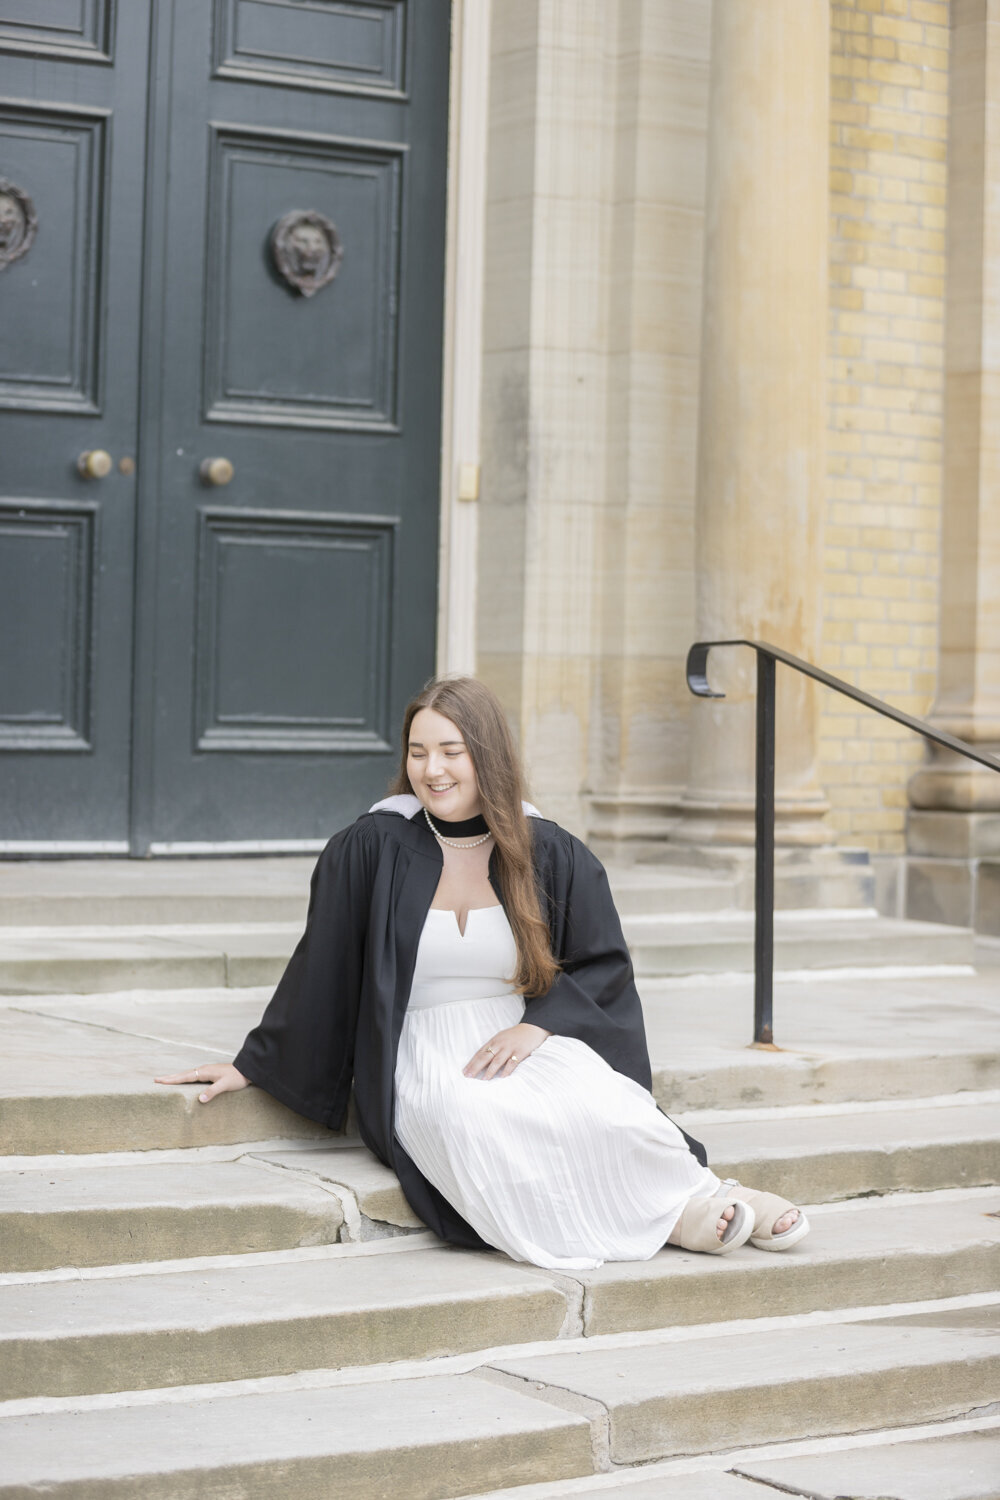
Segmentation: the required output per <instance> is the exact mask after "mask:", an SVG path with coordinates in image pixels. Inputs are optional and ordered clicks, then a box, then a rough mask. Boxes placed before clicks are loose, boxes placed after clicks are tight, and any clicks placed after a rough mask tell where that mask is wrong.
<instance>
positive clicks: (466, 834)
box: [427, 812, 490, 839]
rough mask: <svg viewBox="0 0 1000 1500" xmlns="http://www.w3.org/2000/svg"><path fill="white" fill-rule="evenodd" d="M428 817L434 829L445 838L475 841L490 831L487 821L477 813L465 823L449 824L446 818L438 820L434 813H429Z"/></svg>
mask: <svg viewBox="0 0 1000 1500" xmlns="http://www.w3.org/2000/svg"><path fill="white" fill-rule="evenodd" d="M427 816H428V817H429V818H430V820H431V824H432V825H433V827H434V828H435V829H436V830H437V832H438V833H440V834H441V835H442V837H443V838H448V839H474V838H476V837H477V836H480V837H481V836H482V835H483V834H484V833H489V831H490V830H489V829H488V828H487V826H486V819H485V818H484V817H483V816H482V814H481V813H477V814H476V816H475V817H474V818H466V819H465V821H464V823H447V822H445V820H444V818H436V817H435V816H434V814H433V813H432V812H428V813H427Z"/></svg>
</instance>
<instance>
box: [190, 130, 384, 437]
mask: <svg viewBox="0 0 1000 1500" xmlns="http://www.w3.org/2000/svg"><path fill="white" fill-rule="evenodd" d="M404 157H405V152H404V151H403V150H401V149H395V150H391V151H386V150H384V149H383V150H379V149H377V148H374V147H364V146H362V147H358V146H355V145H354V144H353V143H352V142H351V141H349V140H344V139H338V138H336V137H330V136H326V137H314V138H311V139H309V140H303V139H301V138H300V139H298V140H296V138H295V137H294V136H292V135H291V134H288V135H285V134H284V133H282V134H277V133H275V134H271V135H265V134H264V133H262V132H261V133H254V134H251V133H249V132H246V131H243V132H237V131H232V130H228V131H227V130H223V129H220V128H217V127H214V126H213V127H212V134H211V142H210V166H209V203H210V205H211V218H210V222H209V229H208V235H209V249H208V265H207V278H206V297H205V330H206V348H205V378H206V392H205V397H206V400H205V406H206V409H205V417H206V419H207V420H208V421H210V422H213V421H214V422H232V421H246V422H250V423H260V422H271V423H275V424H277V425H279V426H289V425H294V426H309V427H340V428H354V427H358V426H364V427H372V426H381V427H383V428H385V429H387V430H394V425H395V415H396V404H397V403H396V387H397V359H396V311H397V308H398V306H399V226H400V208H401V204H400V196H401V188H402V182H403V160H404ZM296 204H309V205H310V207H312V208H314V209H315V210H317V211H318V212H320V213H322V214H323V215H324V216H325V217H327V218H328V219H329V220H330V221H331V222H332V223H333V224H334V226H335V228H336V230H337V232H338V234H339V236H340V239H341V242H342V244H345V245H347V246H349V247H350V253H349V254H345V256H344V259H343V263H342V264H341V266H340V268H339V270H338V272H337V276H336V281H335V283H332V284H330V285H329V286H327V287H323V288H321V289H320V290H319V291H318V292H317V293H316V294H315V295H314V296H310V297H308V298H307V297H304V296H300V295H297V294H296V293H294V292H293V291H292V290H291V289H290V287H289V285H288V283H287V282H285V281H283V280H282V279H281V277H280V275H279V274H278V273H277V271H276V270H275V269H274V268H273V267H268V266H267V265H266V262H265V266H264V268H263V269H264V272H265V273H266V274H262V267H261V242H260V241H261V234H260V231H261V226H262V225H264V226H267V225H273V224H276V223H277V222H278V221H279V220H280V219H281V217H282V215H283V214H284V213H285V212H286V211H287V209H288V206H289V205H292V206H294V205H296Z"/></svg>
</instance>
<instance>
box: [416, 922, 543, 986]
mask: <svg viewBox="0 0 1000 1500" xmlns="http://www.w3.org/2000/svg"><path fill="white" fill-rule="evenodd" d="M516 968H517V947H516V945H515V943H514V934H513V933H512V932H511V930H510V923H509V922H508V921H507V913H506V912H505V911H504V909H503V907H502V906H479V907H473V909H472V910H471V911H470V912H469V914H468V917H467V918H466V923H465V934H464V936H463V934H462V933H461V932H460V931H459V927H458V918H457V917H456V915H455V913H454V912H453V911H439V910H438V909H437V908H436V907H432V908H431V910H430V911H429V912H428V913H427V920H426V922H425V923H424V930H423V932H422V933H421V934H420V945H419V947H418V948H417V963H416V967H415V969H414V971H413V983H412V985H411V986H410V1002H409V1009H410V1010H426V1009H428V1008H429V1007H430V1006H433V1005H449V1004H453V1003H455V1002H457V1001H459V1000H488V999H492V998H494V997H497V996H500V995H512V994H514V993H515V991H514V986H513V984H512V983H511V980H512V979H513V976H514V971H515V969H516Z"/></svg>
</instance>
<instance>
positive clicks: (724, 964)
mask: <svg viewBox="0 0 1000 1500" xmlns="http://www.w3.org/2000/svg"><path fill="white" fill-rule="evenodd" d="M622 926H623V928H624V932H625V937H626V939H627V941H628V944H629V948H630V949H631V952H632V958H633V962H634V964H635V971H636V974H637V975H639V976H653V975H660V974H678V975H681V974H722V973H727V972H735V973H739V972H751V971H752V970H753V933H754V916H753V913H752V912H722V913H717V914H714V915H707V916H700V917H699V916H694V917H689V916H685V917H681V918H678V919H677V920H668V919H667V918H664V917H662V916H646V917H642V916H632V917H626V918H625V919H624V921H623V923H622ZM974 958H975V935H974V933H973V932H972V931H971V930H970V929H966V928H963V927H945V926H943V925H939V924H937V923H933V922H903V921H897V920H895V919H893V918H890V917H880V916H878V915H877V913H875V912H874V911H870V912H861V913H858V912H851V911H846V912H813V911H805V912H777V913H776V914H775V921H774V962H775V967H776V968H777V969H785V970H796V971H803V970H812V969H820V970H824V969H844V968H856V969H879V968H887V967H897V966H901V965H906V966H907V968H919V967H921V966H930V965H934V966H956V967H957V966H970V965H971V964H972V963H973V961H974Z"/></svg>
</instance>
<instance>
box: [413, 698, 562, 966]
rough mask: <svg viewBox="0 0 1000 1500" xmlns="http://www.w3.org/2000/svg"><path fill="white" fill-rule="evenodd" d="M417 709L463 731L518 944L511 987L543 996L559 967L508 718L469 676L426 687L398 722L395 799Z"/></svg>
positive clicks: (521, 776) (498, 873) (502, 889)
mask: <svg viewBox="0 0 1000 1500" xmlns="http://www.w3.org/2000/svg"><path fill="white" fill-rule="evenodd" d="M422 708H433V709H435V710H436V711H437V712H438V713H439V714H443V715H444V717H445V718H446V719H450V720H451V722H452V723H453V724H455V725H457V727H458V728H459V729H460V730H461V732H462V738H463V739H464V741H465V746H466V749H467V750H468V752H469V755H470V756H471V758H472V765H473V768H474V770H475V773H476V781H477V782H478V783H479V801H480V803H481V804H482V809H483V817H484V818H485V819H486V822H487V824H488V825H489V830H490V832H491V833H492V835H493V839H494V843H495V844H496V856H495V857H496V870H497V876H498V878H499V882H500V889H501V892H502V893H503V898H504V906H505V907H506V910H507V917H508V920H509V922H510V925H511V930H512V932H513V934H514V941H515V943H516V944H517V972H516V974H515V975H514V987H515V989H517V990H519V991H520V993H521V994H523V995H528V996H531V995H541V994H544V993H545V991H546V990H547V989H548V988H549V987H550V986H551V984H552V982H553V980H554V979H555V977H556V974H557V973H558V972H559V965H558V964H557V963H556V961H555V959H554V958H553V956H552V947H551V944H550V941H549V929H548V924H547V923H546V922H545V920H544V918H543V916H542V908H541V901H540V898H539V893H538V883H537V879H536V876H535V868H534V865H533V863H532V859H531V829H530V828H529V827H528V819H527V817H526V816H525V814H524V810H523V808H522V806H521V802H522V799H523V796H524V776H523V773H522V771H521V762H520V760H519V758H518V754H517V750H516V748H515V746H514V737H513V735H512V734H511V732H510V726H509V724H508V723H507V718H506V715H505V714H504V711H503V709H502V708H501V706H500V701H499V699H498V698H497V697H496V695H495V694H494V693H493V692H491V690H490V689H489V688H488V687H487V686H486V684H485V683H482V682H477V680H476V679H475V678H474V677H442V678H438V679H437V680H436V681H434V682H429V683H428V684H427V686H426V687H425V688H424V690H423V692H422V693H418V694H417V696H416V697H415V698H414V699H413V701H412V702H411V703H409V704H408V705H407V709H406V713H405V715H404V716H403V754H402V759H401V761H400V765H399V773H398V775H397V776H396V779H395V780H394V782H393V783H392V786H391V787H390V791H392V792H395V793H401V792H411V793H412V791H413V788H412V786H411V785H410V778H409V776H408V775H407V772H406V760H407V754H408V752H409V748H410V726H411V724H412V723H413V719H414V716H415V715H416V714H418V713H419V712H420V710H421V709H422Z"/></svg>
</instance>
